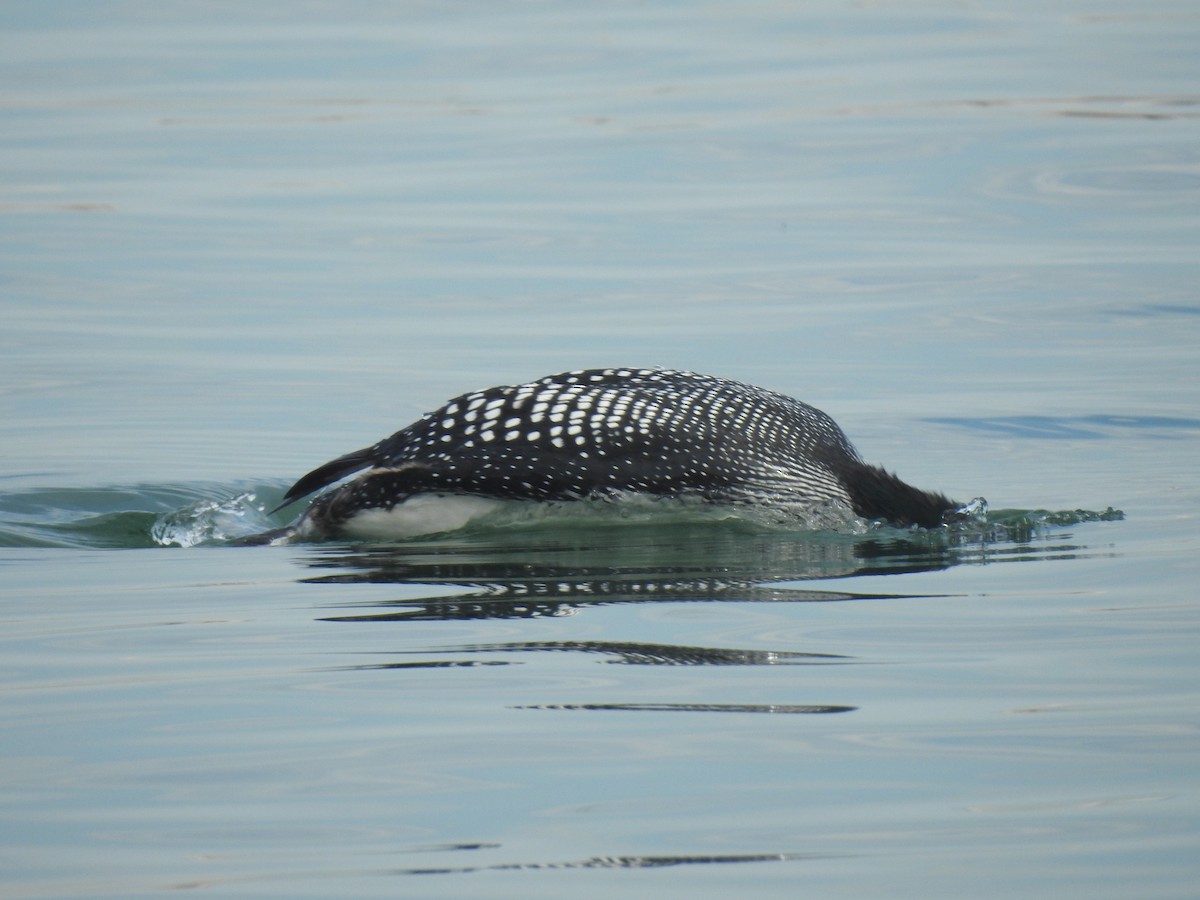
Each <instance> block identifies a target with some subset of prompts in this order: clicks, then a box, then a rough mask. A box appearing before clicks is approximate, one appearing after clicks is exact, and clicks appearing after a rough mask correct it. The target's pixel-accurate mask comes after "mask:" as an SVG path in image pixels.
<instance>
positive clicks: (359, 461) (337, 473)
mask: <svg viewBox="0 0 1200 900" xmlns="http://www.w3.org/2000/svg"><path fill="white" fill-rule="evenodd" d="M374 464H375V448H374V447H364V448H363V449H362V450H355V451H354V452H353V453H347V454H346V455H345V456H339V457H338V458H337V459H332V460H330V461H329V462H327V463H325V465H323V466H318V467H317V468H315V469H313V470H312V471H311V472H309V473H308V474H307V475H305V476H304V477H303V478H301V479H300V480H299V481H297V482H296V483H295V484H293V485H292V486H291V487H290V488H288V492H287V493H286V494H284V495H283V501H282V502H281V503H280V504H279V505H278V506H276V507H275V508H274V509H273V510H271V512H270V513H269V515H274V514H275V513H277V512H279V510H281V509H283V508H284V507H285V506H288V505H289V504H291V503H294V502H295V501H297V500H299V499H300V498H301V497H304V496H307V495H308V494H311V493H312V492H313V491H319V490H320V489H321V488H323V487H325V486H326V485H329V484H333V483H334V482H335V481H337V480H338V479H341V478H345V477H346V476H347V475H350V474H352V473H354V472H357V471H359V470H360V469H365V468H367V466H371V465H374Z"/></svg>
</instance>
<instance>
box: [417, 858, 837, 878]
mask: <svg viewBox="0 0 1200 900" xmlns="http://www.w3.org/2000/svg"><path fill="white" fill-rule="evenodd" d="M839 855H840V854H818V853H733V854H722V855H707V856H594V857H592V858H590V859H581V860H575V861H573V862H560V863H501V864H499V865H492V866H462V867H449V866H448V867H445V868H428V869H398V870H396V872H395V874H397V875H454V874H462V873H466V872H487V871H503V870H513V869H520V870H528V869H653V868H663V867H666V866H688V865H703V864H718V863H753V862H790V861H796V860H804V859H834V858H837V857H838V856H839Z"/></svg>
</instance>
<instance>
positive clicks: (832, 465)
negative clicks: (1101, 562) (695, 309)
mask: <svg viewBox="0 0 1200 900" xmlns="http://www.w3.org/2000/svg"><path fill="white" fill-rule="evenodd" d="M362 469H370V471H368V472H367V473H365V474H364V475H362V476H360V478H359V479H356V480H355V481H354V482H351V483H350V484H348V485H345V486H344V487H343V488H341V489H339V490H340V491H341V492H342V493H341V495H340V496H338V497H336V498H334V499H327V498H330V497H331V495H326V497H323V498H322V501H324V504H325V509H324V513H323V514H324V515H325V517H326V518H327V519H329V520H330V521H331V522H333V523H335V524H336V522H337V521H339V520H341V519H343V518H345V517H348V516H351V515H353V514H354V513H355V512H356V511H357V510H358V509H360V508H371V509H378V508H391V506H393V505H395V504H396V503H399V502H401V501H403V500H404V499H405V498H406V497H408V496H411V495H413V494H418V493H432V492H436V493H446V494H465V495H475V496H482V497H493V498H499V499H522V500H567V499H580V498H584V497H597V496H600V497H603V496H611V495H617V494H622V493H631V492H632V493H647V494H654V495H678V496H695V497H700V498H703V499H707V500H712V501H718V502H729V503H760V504H771V505H793V504H804V505H813V504H819V503H823V502H828V501H836V502H841V503H844V504H846V505H847V506H849V507H851V508H853V509H854V510H855V511H856V512H857V513H858V514H859V515H863V516H867V517H870V518H887V519H889V520H892V521H895V522H897V523H898V524H908V523H910V522H916V523H918V524H922V525H931V524H937V522H938V521H940V517H941V515H942V513H943V512H945V511H947V510H950V509H953V508H954V506H955V504H953V503H951V502H950V501H948V500H946V498H944V497H941V496H940V495H936V494H927V493H925V492H922V491H919V490H917V489H916V488H912V487H911V486H909V485H906V484H905V483H904V482H901V481H900V480H899V479H896V478H895V477H894V476H891V475H888V474H887V473H885V472H883V471H882V470H881V469H877V468H876V467H873V466H867V465H865V464H864V463H863V462H862V461H861V460H860V459H859V457H858V454H857V453H856V451H855V450H854V448H853V446H851V444H850V442H849V441H848V440H847V439H846V436H845V435H844V434H843V433H842V430H841V429H840V428H839V427H838V426H837V424H836V423H835V422H834V421H833V420H832V419H831V418H830V417H829V416H827V415H826V414H825V413H823V412H821V411H820V410H818V409H815V408H814V407H812V406H809V405H807V404H805V403H801V402H800V401H799V400H794V399H792V398H790V397H786V396H784V395H782V394H777V393H774V392H772V391H767V390H764V389H762V388H758V387H753V386H751V385H747V384H741V383H739V382H735V381H729V380H726V379H722V378H716V377H713V376H709V375H699V374H696V373H693V372H683V371H677V370H671V369H635V368H622V369H618V368H614V369H593V370H581V371H574V372H566V373H562V374H559V375H551V376H547V377H545V378H541V379H538V380H536V381H531V382H528V383H526V384H520V385H515V386H508V385H506V386H500V387H494V388H490V389H488V390H483V391H476V392H473V393H469V394H464V395H462V396H461V397H457V398H456V399H454V400H452V401H450V402H449V403H448V404H446V405H445V406H443V407H442V408H441V409H439V410H437V411H435V412H432V413H429V414H427V415H425V416H423V417H422V418H421V419H419V420H418V421H416V422H414V423H413V424H412V425H410V426H408V427H407V428H404V429H402V430H401V431H398V432H396V433H395V434H393V435H392V436H391V437H388V438H386V439H385V440H383V441H380V442H379V443H377V444H375V445H373V446H371V447H367V448H364V449H362V450H358V451H355V452H353V453H349V454H346V455H345V456H342V457H339V458H338V459H335V460H333V461H331V462H329V463H326V464H325V465H323V466H321V467H319V468H318V469H315V470H314V471H312V472H310V473H309V474H308V475H306V476H304V477H303V478H301V479H300V480H299V481H298V482H297V483H296V484H295V485H294V486H293V487H292V488H291V490H289V491H288V493H287V495H286V496H285V498H284V505H286V504H287V503H290V502H291V501H293V500H295V499H297V498H299V497H302V496H304V495H305V494H308V493H311V492H312V491H315V490H317V489H319V488H322V487H325V486H326V485H328V484H331V483H333V482H334V481H337V480H339V479H340V478H343V477H345V476H346V475H349V474H352V473H353V472H357V471H360V470H362ZM335 493H337V492H335Z"/></svg>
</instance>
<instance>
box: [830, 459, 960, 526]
mask: <svg viewBox="0 0 1200 900" xmlns="http://www.w3.org/2000/svg"><path fill="white" fill-rule="evenodd" d="M835 471H836V474H837V476H838V477H839V479H840V480H841V482H842V484H843V485H844V486H845V488H846V492H847V493H848V494H849V495H850V503H851V505H852V506H853V507H854V511H855V512H856V513H857V514H858V515H860V516H862V517H863V518H864V519H886V520H887V521H888V522H890V523H891V524H893V525H900V526H904V525H920V526H921V527H922V528H937V527H938V526H939V525H942V524H945V522H946V521H947V520H948V516H947V514H948V513H952V512H953V511H954V510H956V509H958V508H959V504H957V503H955V502H954V501H953V500H950V499H947V498H946V497H945V496H943V495H942V494H938V493H934V492H932V491H923V490H921V489H920V488H915V487H913V486H912V485H911V484H908V483H907V482H905V481H901V480H900V479H899V478H897V477H896V476H895V475H893V474H892V473H891V472H888V471H886V470H884V469H883V468H881V467H880V466H872V465H868V464H866V463H861V462H858V461H846V462H844V463H843V464H842V465H839V466H838V467H837V469H836V470H835Z"/></svg>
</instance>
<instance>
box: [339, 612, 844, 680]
mask: <svg viewBox="0 0 1200 900" xmlns="http://www.w3.org/2000/svg"><path fill="white" fill-rule="evenodd" d="M335 621H336V620H335ZM545 651H558V652H562V653H592V654H598V655H602V656H609V657H612V658H611V659H606V660H605V662H609V663H618V664H623V665H641V666H805V665H809V666H811V665H829V664H834V665H836V664H839V663H841V664H846V663H848V662H850V657H847V656H842V655H840V654H836V653H798V652H794V651H789V650H738V649H731V648H726V647H683V646H678V645H675V644H647V643H639V642H636V641H510V642H506V643H503V644H462V645H459V646H455V647H439V648H437V649H436V650H432V651H417V650H410V651H403V652H400V653H393V654H390V655H395V656H403V655H405V653H413V654H415V653H421V654H423V655H424V654H426V653H430V652H433V653H529V652H545ZM486 665H493V666H496V665H508V663H507V662H506V661H504V660H486V661H484V660H457V661H453V662H449V661H435V662H411V663H409V662H403V663H367V664H363V665H357V666H341V667H339V668H342V669H404V668H422V667H425V668H438V667H447V666H486Z"/></svg>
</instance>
